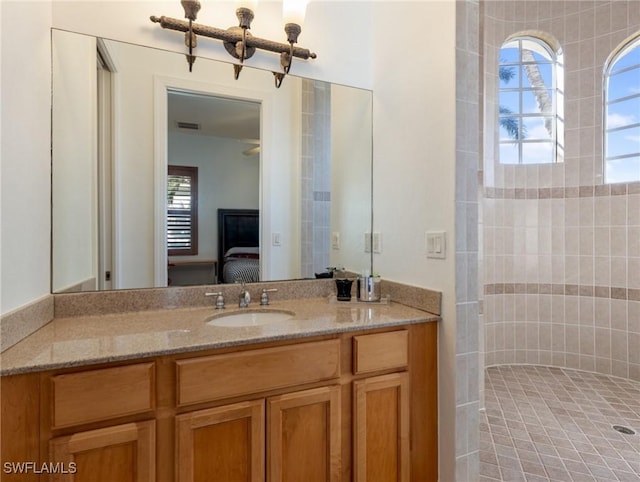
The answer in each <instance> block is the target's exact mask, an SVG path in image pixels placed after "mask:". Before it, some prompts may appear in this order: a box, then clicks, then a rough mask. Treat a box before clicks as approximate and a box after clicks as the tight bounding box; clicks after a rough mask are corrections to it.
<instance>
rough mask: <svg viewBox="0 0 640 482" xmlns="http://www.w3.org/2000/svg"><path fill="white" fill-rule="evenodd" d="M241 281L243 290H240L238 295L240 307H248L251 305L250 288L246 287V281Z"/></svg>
mask: <svg viewBox="0 0 640 482" xmlns="http://www.w3.org/2000/svg"><path fill="white" fill-rule="evenodd" d="M241 283H242V291H240V294H239V295H238V307H239V308H246V307H247V306H249V302H250V301H251V293H249V290H248V289H246V288H245V286H244V281H241Z"/></svg>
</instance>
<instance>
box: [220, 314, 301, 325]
mask: <svg viewBox="0 0 640 482" xmlns="http://www.w3.org/2000/svg"><path fill="white" fill-rule="evenodd" d="M294 315H295V313H294V312H292V311H285V310H252V311H234V312H232V313H220V314H218V315H214V316H213V317H211V318H210V319H209V321H207V325H211V326H222V327H227V328H235V327H245V326H261V325H268V324H271V323H280V322H282V321H287V320H290V319H291V318H293V316H294Z"/></svg>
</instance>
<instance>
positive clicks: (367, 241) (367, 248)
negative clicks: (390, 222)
mask: <svg viewBox="0 0 640 482" xmlns="http://www.w3.org/2000/svg"><path fill="white" fill-rule="evenodd" d="M364 252H365V253H370V252H371V233H364Z"/></svg>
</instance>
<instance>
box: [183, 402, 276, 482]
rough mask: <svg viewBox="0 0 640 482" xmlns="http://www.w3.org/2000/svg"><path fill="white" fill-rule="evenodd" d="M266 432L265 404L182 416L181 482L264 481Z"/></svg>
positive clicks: (235, 405)
mask: <svg viewBox="0 0 640 482" xmlns="http://www.w3.org/2000/svg"><path fill="white" fill-rule="evenodd" d="M264 430H265V424H264V401H263V400H254V401H250V402H242V403H236V404H233V405H225V406H222V407H216V408H211V409H206V410H199V411H197V412H192V413H186V414H183V415H178V416H177V417H176V437H177V444H178V447H177V460H176V464H177V479H178V481H180V482H214V481H221V482H222V481H224V482H258V481H260V482H262V481H264V436H265V435H264Z"/></svg>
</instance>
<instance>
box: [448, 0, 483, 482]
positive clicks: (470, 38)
mask: <svg viewBox="0 0 640 482" xmlns="http://www.w3.org/2000/svg"><path fill="white" fill-rule="evenodd" d="M480 45H481V43H480V3H479V1H478V0H471V1H465V2H456V73H457V75H456V125H457V128H456V240H455V241H456V245H455V252H456V427H455V430H456V432H455V439H456V480H458V481H470V480H477V479H478V472H479V465H480V453H479V447H480V441H479V409H480V391H481V380H483V379H484V376H483V374H482V372H483V370H481V369H480V368H481V364H480V355H479V348H480V346H479V339H480V338H479V336H480V332H479V324H478V292H479V290H478V250H479V236H478V208H479V202H478V165H479V159H480V157H479V156H480V154H479V150H480V143H481V138H480V129H479V126H480V114H479V112H480Z"/></svg>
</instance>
